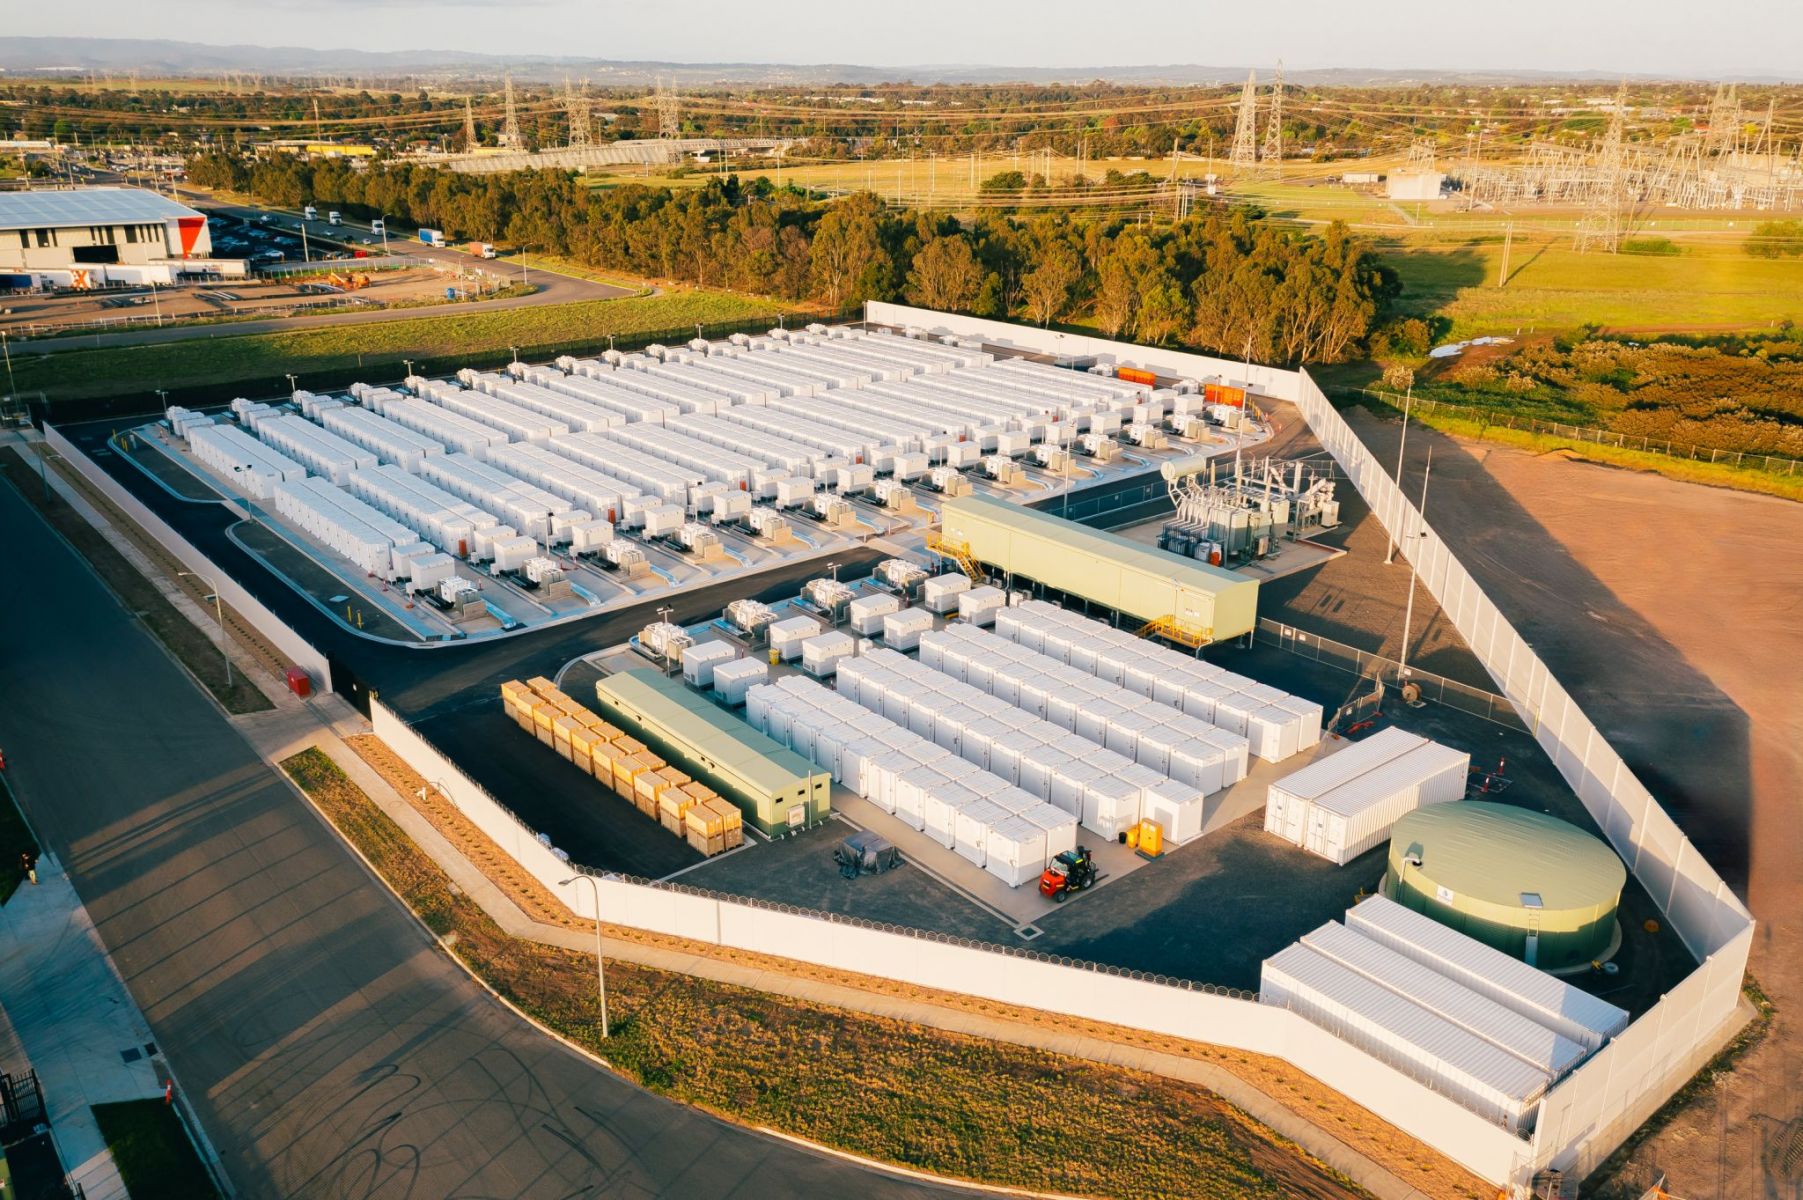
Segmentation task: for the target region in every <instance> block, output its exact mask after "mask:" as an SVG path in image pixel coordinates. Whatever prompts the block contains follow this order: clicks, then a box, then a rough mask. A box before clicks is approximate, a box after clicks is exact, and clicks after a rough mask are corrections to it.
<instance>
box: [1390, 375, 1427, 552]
mask: <svg viewBox="0 0 1803 1200" xmlns="http://www.w3.org/2000/svg"><path fill="white" fill-rule="evenodd" d="M1414 403H1415V380H1414V378H1413V376H1412V375H1411V377H1410V379H1409V387H1408V394H1407V395H1406V396H1404V397H1403V400H1402V437H1401V439H1400V440H1399V441H1398V442H1397V443H1396V490H1397V491H1401V490H1402V452H1403V451H1404V450H1406V449H1408V445H1409V409H1410V408H1411V407H1413V406H1414ZM1429 452H1430V453H1431V452H1432V449H1431V447H1430V449H1429ZM1395 561H1396V535H1395V534H1391V535H1390V548H1389V549H1388V550H1387V551H1385V552H1384V566H1386V567H1387V566H1389V565H1390V564H1391V563H1393V562H1395Z"/></svg>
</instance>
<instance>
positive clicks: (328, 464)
mask: <svg viewBox="0 0 1803 1200" xmlns="http://www.w3.org/2000/svg"><path fill="white" fill-rule="evenodd" d="M257 437H258V438H260V439H262V441H263V442H264V443H266V444H267V445H269V446H272V447H274V448H275V449H277V450H279V451H281V452H282V453H283V454H285V455H287V456H288V457H289V458H291V459H293V460H294V461H295V462H297V463H299V464H300V465H301V466H303V467H305V468H307V470H309V471H311V472H312V473H313V474H315V475H323V476H324V477H325V478H327V479H329V480H331V481H332V482H333V483H337V484H343V483H347V482H349V481H350V477H351V472H352V471H356V470H361V469H362V468H364V467H373V466H375V465H376V463H377V461H378V460H377V457H376V455H375V454H374V453H372V452H370V451H368V450H365V449H363V447H361V446H358V445H356V444H355V443H353V442H348V441H346V440H345V439H343V438H341V437H339V436H338V435H337V434H335V433H332V432H329V431H328V430H325V429H321V428H320V427H319V426H318V425H315V424H313V422H311V421H309V420H307V419H306V418H305V417H297V416H293V415H287V416H280V417H273V418H270V419H269V420H265V421H260V422H258V424H257Z"/></svg>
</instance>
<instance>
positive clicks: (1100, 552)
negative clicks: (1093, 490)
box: [940, 496, 1255, 594]
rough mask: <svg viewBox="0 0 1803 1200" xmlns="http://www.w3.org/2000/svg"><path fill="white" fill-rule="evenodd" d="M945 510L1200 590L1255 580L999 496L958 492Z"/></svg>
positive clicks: (1223, 587)
mask: <svg viewBox="0 0 1803 1200" xmlns="http://www.w3.org/2000/svg"><path fill="white" fill-rule="evenodd" d="M941 512H942V514H943V515H944V517H948V518H949V517H952V516H954V515H955V514H958V513H961V512H962V513H970V514H972V515H973V516H977V517H980V518H982V519H985V520H990V521H994V522H995V523H996V524H998V525H1006V526H1008V527H1010V528H1011V529H1017V530H1019V531H1020V532H1022V533H1026V534H1031V535H1033V536H1035V537H1043V538H1050V539H1052V540H1054V541H1059V542H1063V543H1065V544H1066V545H1068V546H1070V547H1071V548H1072V549H1075V550H1082V551H1085V552H1087V553H1089V554H1094V555H1096V556H1098V557H1105V558H1109V559H1112V560H1114V561H1115V562H1118V563H1123V564H1125V565H1128V566H1132V567H1137V568H1138V569H1140V570H1142V571H1146V572H1148V573H1149V574H1152V575H1155V576H1158V577H1160V578H1163V579H1170V580H1178V581H1181V582H1182V583H1183V584H1184V585H1185V586H1186V587H1193V588H1195V589H1196V590H1197V591H1198V592H1206V593H1210V594H1212V593H1215V592H1219V591H1222V590H1224V589H1226V588H1230V587H1238V586H1242V585H1244V584H1246V583H1250V582H1255V581H1254V580H1252V578H1251V577H1250V576H1247V575H1242V574H1240V573H1239V572H1238V571H1229V570H1228V569H1226V568H1225V567H1211V566H1209V565H1208V564H1207V563H1202V562H1197V561H1196V560H1195V559H1193V558H1184V557H1182V556H1180V555H1176V554H1172V553H1170V552H1168V551H1165V550H1158V549H1155V548H1154V547H1151V546H1146V545H1142V544H1141V543H1139V542H1135V541H1131V540H1129V539H1127V538H1124V537H1120V536H1118V535H1117V534H1112V533H1104V532H1102V531H1101V530H1098V529H1091V528H1090V527H1089V526H1087V525H1079V524H1077V523H1076V522H1075V521H1066V520H1064V519H1063V518H1061V517H1056V516H1053V515H1052V514H1051V513H1044V512H1040V511H1039V510H1038V509H1032V508H1027V507H1025V506H1024V505H1020V504H1011V503H1009V502H1008V501H1006V500H995V499H991V498H990V497H988V496H952V497H948V498H947V499H946V500H945V501H944V503H943V505H942V507H941ZM940 524H941V527H944V524H945V522H944V520H942V521H941V522H940Z"/></svg>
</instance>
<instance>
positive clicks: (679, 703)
mask: <svg viewBox="0 0 1803 1200" xmlns="http://www.w3.org/2000/svg"><path fill="white" fill-rule="evenodd" d="M595 691H596V694H597V695H598V696H600V697H602V698H603V700H604V701H605V700H607V699H612V700H613V701H614V702H615V703H617V704H620V705H623V706H625V707H627V708H629V709H632V710H636V711H638V712H641V713H644V714H645V715H647V716H648V717H651V718H653V719H655V720H657V721H659V722H661V723H662V724H663V725H664V726H665V727H667V728H668V729H670V730H671V731H672V732H673V733H675V734H677V735H678V736H680V737H682V738H683V739H684V740H685V741H687V742H688V743H689V744H690V745H692V746H694V747H695V748H696V749H697V750H699V751H701V752H702V753H704V754H706V755H707V756H708V757H709V758H712V759H713V760H714V761H715V762H717V763H719V764H721V765H722V766H725V767H730V768H731V769H732V770H733V771H735V772H737V773H738V775H739V776H740V777H741V778H743V779H745V780H747V781H749V782H751V783H752V784H754V785H755V786H757V787H759V788H762V789H763V790H765V791H766V792H768V793H770V794H772V795H774V794H776V793H779V792H784V791H787V790H789V789H790V788H793V787H795V786H797V785H798V784H800V783H801V782H803V781H804V780H807V779H809V778H811V777H812V776H815V775H819V774H821V773H822V772H821V771H820V770H819V769H818V768H817V767H815V766H814V764H813V763H811V762H809V761H808V760H807V759H805V758H803V757H802V756H801V755H799V754H797V753H795V751H793V750H790V749H787V748H786V747H784V746H783V745H782V744H780V743H779V742H777V741H775V740H773V739H772V738H769V737H766V736H765V735H763V734H761V733H759V732H758V731H757V730H755V729H753V728H752V727H751V726H750V725H748V724H746V723H745V722H744V721H742V720H740V719H739V718H738V717H736V716H734V715H733V714H731V713H729V712H727V711H726V710H725V709H723V708H721V707H720V706H719V705H717V704H714V703H713V702H711V701H709V700H708V699H707V698H706V697H704V696H701V695H700V694H698V693H696V692H693V691H691V690H689V689H688V688H686V687H684V686H683V685H682V684H681V683H680V682H678V681H676V680H672V679H670V678H668V677H666V676H662V675H659V674H658V673H657V672H655V671H651V670H646V669H643V668H641V669H638V670H633V671H623V672H621V673H620V674H618V675H609V676H608V677H607V678H605V679H603V680H601V681H600V682H599V683H597V684H596V685H595Z"/></svg>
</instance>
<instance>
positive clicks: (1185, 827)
mask: <svg viewBox="0 0 1803 1200" xmlns="http://www.w3.org/2000/svg"><path fill="white" fill-rule="evenodd" d="M837 686H838V689H839V692H840V693H841V694H842V695H844V696H846V697H848V698H850V699H853V700H856V701H857V702H858V703H859V704H861V705H863V706H864V707H865V708H867V709H870V710H871V711H872V712H879V713H881V714H882V715H883V716H885V717H887V718H888V719H889V720H891V721H894V722H896V723H898V724H904V725H906V726H907V727H908V728H909V729H911V730H913V731H914V732H915V733H917V734H919V735H920V736H921V737H923V738H928V739H930V740H931V741H933V742H934V743H936V744H938V745H940V746H941V747H942V748H944V749H946V750H949V751H951V752H952V753H953V754H956V755H957V756H958V757H960V758H963V759H964V760H966V761H967V762H971V763H974V764H975V765H977V766H979V767H981V768H983V769H984V770H986V771H988V772H989V773H990V774H992V775H996V776H999V777H1000V778H1002V779H1004V780H1006V781H1008V782H1009V783H1012V784H1015V785H1016V786H1018V787H1020V788H1021V789H1022V790H1023V791H1026V792H1027V793H1028V794H1030V795H1032V796H1035V797H1037V798H1039V799H1041V800H1045V801H1047V802H1048V803H1050V804H1052V805H1054V806H1056V807H1057V808H1060V809H1063V810H1064V811H1065V812H1067V813H1069V814H1070V815H1071V816H1073V817H1075V818H1077V820H1078V821H1079V823H1081V824H1082V826H1083V827H1084V828H1085V829H1089V830H1092V831H1094V832H1095V833H1097V834H1099V835H1101V836H1102V837H1104V838H1108V839H1110V840H1113V839H1115V838H1116V837H1118V836H1119V835H1120V834H1121V833H1123V832H1125V831H1126V830H1127V829H1128V828H1130V827H1131V826H1133V825H1135V824H1137V823H1138V822H1139V821H1140V819H1141V818H1142V816H1143V817H1146V818H1149V819H1151V820H1154V821H1157V822H1158V824H1159V825H1160V826H1161V827H1162V828H1163V829H1164V831H1165V834H1166V836H1167V837H1169V838H1170V839H1171V840H1172V841H1173V842H1179V843H1180V842H1182V841H1185V840H1187V839H1188V838H1192V837H1195V836H1196V835H1197V834H1199V833H1200V832H1201V828H1202V805H1203V793H1202V792H1201V791H1200V789H1198V788H1196V787H1194V786H1193V785H1188V784H1182V783H1178V782H1177V781H1176V780H1174V779H1172V778H1170V776H1168V775H1161V774H1159V773H1158V772H1156V771H1154V770H1152V769H1151V768H1150V767H1142V766H1140V765H1139V764H1138V763H1135V762H1133V761H1132V760H1131V759H1128V758H1126V757H1125V756H1123V755H1120V754H1116V753H1115V752H1113V751H1112V750H1107V749H1102V748H1098V747H1097V746H1096V745H1094V744H1093V743H1091V742H1089V741H1086V740H1085V739H1083V738H1081V737H1079V736H1077V735H1076V734H1074V733H1071V732H1070V731H1068V730H1065V729H1060V728H1059V727H1058V726H1056V725H1053V724H1051V723H1049V722H1047V721H1044V720H1041V719H1039V718H1037V717H1034V716H1031V715H1029V714H1027V713H1025V712H1022V711H1021V710H1020V709H1018V708H1016V707H1014V706H1013V705H1011V704H1008V703H1006V702H1005V701H1002V700H1000V699H997V698H996V697H994V696H989V695H985V694H984V693H983V692H981V691H979V690H977V689H976V688H974V687H971V686H970V685H969V684H963V683H958V682H956V681H955V680H952V679H949V678H947V677H946V676H944V675H942V674H940V673H939V672H937V671H934V670H933V669H932V668H931V667H927V666H923V665H922V664H920V663H917V662H915V661H914V660H913V659H911V658H908V657H907V656H906V655H904V654H901V653H900V652H898V651H895V650H891V649H888V648H886V647H885V648H883V649H878V650H873V651H871V652H869V653H866V654H863V655H860V656H859V657H857V658H854V659H850V660H847V661H845V662H841V663H840V664H839V669H838V681H837Z"/></svg>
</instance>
